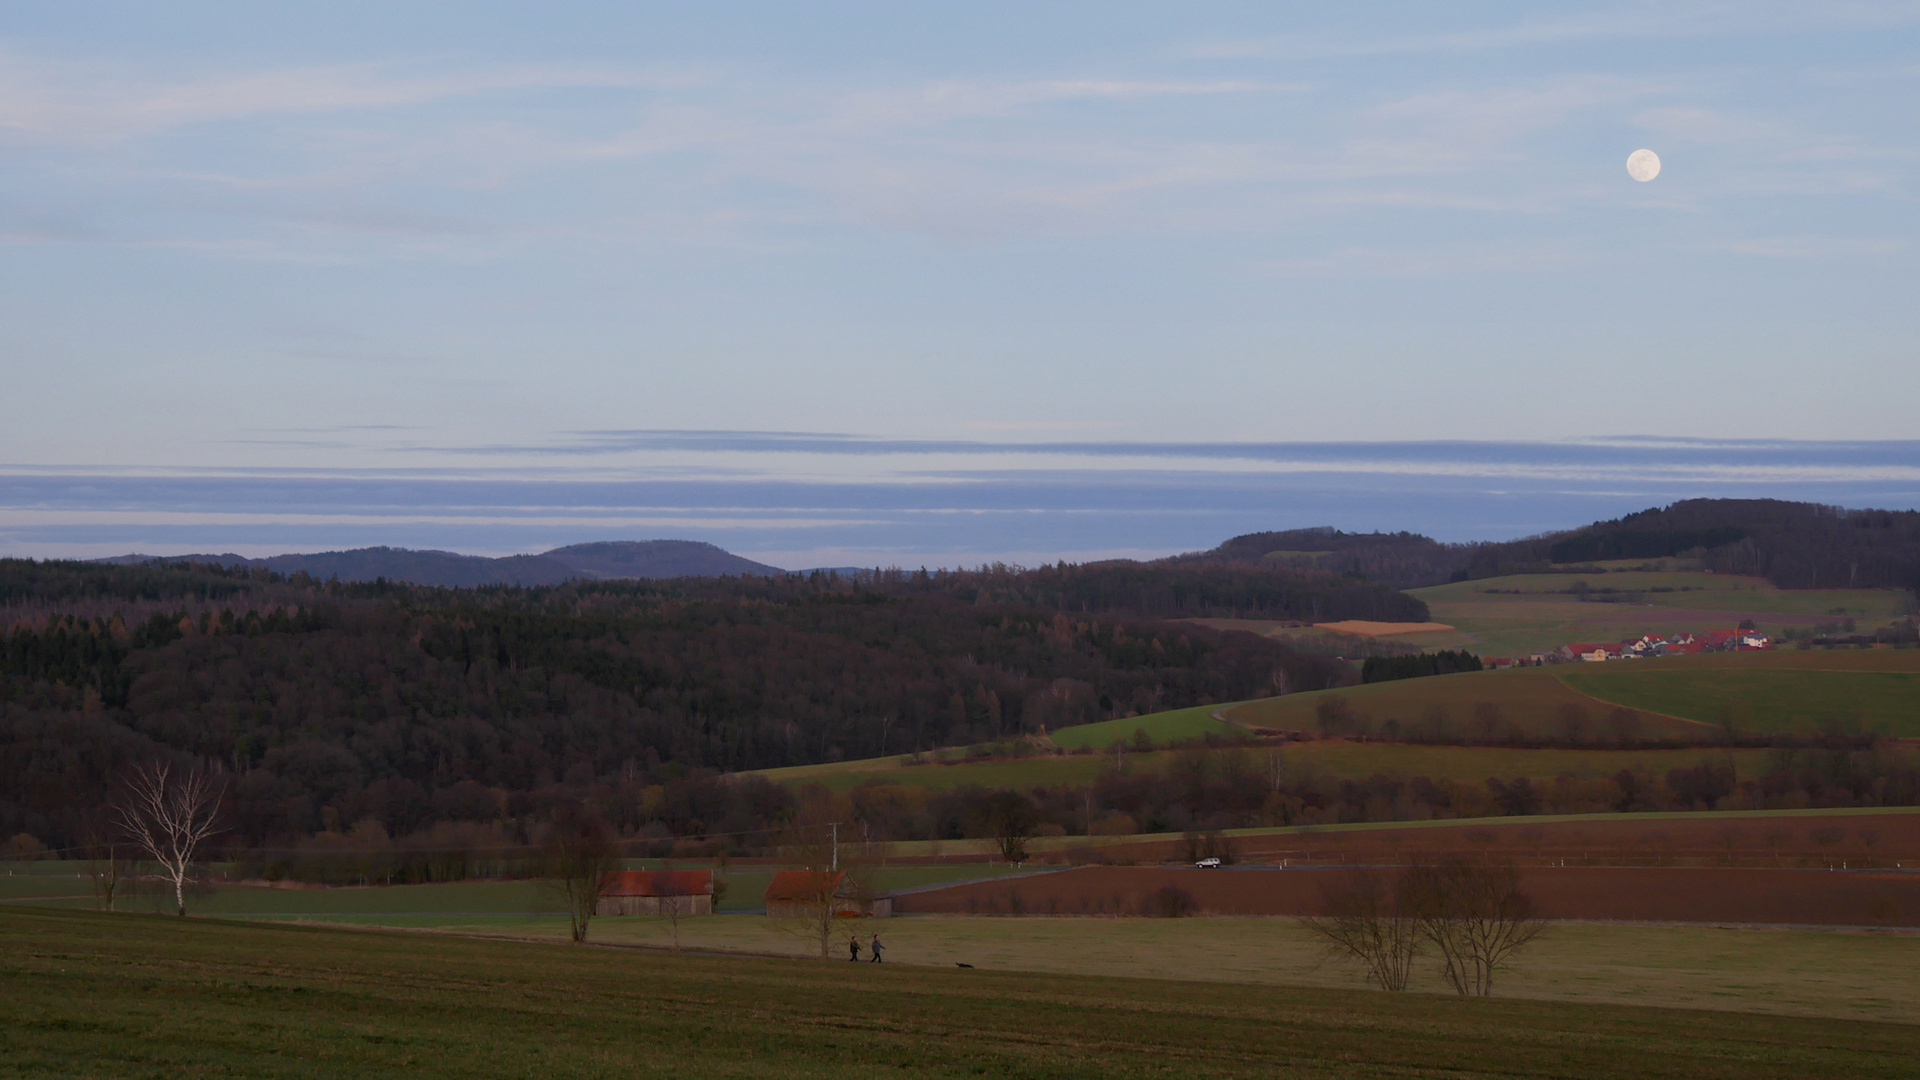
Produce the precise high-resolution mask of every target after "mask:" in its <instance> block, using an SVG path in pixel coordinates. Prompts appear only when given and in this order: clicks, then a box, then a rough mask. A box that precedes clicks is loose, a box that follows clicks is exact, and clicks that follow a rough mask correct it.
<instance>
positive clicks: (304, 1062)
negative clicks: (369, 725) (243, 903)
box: [0, 910, 1920, 1080]
mask: <svg viewBox="0 0 1920 1080" xmlns="http://www.w3.org/2000/svg"><path fill="white" fill-rule="evenodd" d="M1917 1043H1920V1028H1916V1027H1913V1026H1911V1025H1909V1024H1905V1023H1885V1022H1872V1021H1862V1020H1857V1019H1847V1020H1836V1019H1828V1018H1806V1017H1783V1016H1758V1015H1751V1014H1741V1013H1732V1012H1712V1011H1682V1010H1671V1009H1658V1008H1648V1007H1643V1006H1618V1005H1601V1004H1590V1003H1579V1004H1573V1003H1558V1002H1539V1001H1523V1000H1502V999H1495V1000H1491V1001H1462V1000H1457V999H1452V998H1447V997H1440V996H1435V995H1425V994H1407V995H1386V994H1379V993H1372V992H1365V991H1353V990H1345V991H1343V990H1337V989H1328V988H1313V989H1306V990H1302V989H1292V988H1281V987H1266V986H1246V985H1221V984H1208V983H1169V982H1162V981H1153V980H1136V979H1123V978H1101V979H1092V978H1086V977H1069V976H1061V975H1049V974H1030V973H1011V972H998V971H988V970H973V971H965V970H958V969H955V968H951V967H949V968H922V967H915V966H911V965H906V964H888V965H871V964H863V965H858V966H856V965H852V964H846V963H819V962H803V961H793V960H769V959H743V958H725V957H712V956H672V955H662V954H657V953H646V952H636V951H625V950H618V949H596V948H579V947H573V946H565V945H546V944H525V943H513V942H497V941H481V940H473V939H465V938H451V937H445V936H437V935H406V934H383V933H369V932H360V931H342V930H326V929H310V928H293V927H279V926H274V927H268V926H258V925H236V924H230V923H229V924H221V923H218V922H211V921H202V920H186V921H181V920H173V919H168V918H165V917H158V916H146V917H138V916H120V917H111V916H88V915H77V914H72V913H59V912H43V911H23V910H0V1076H6V1077H46V1076H76V1075H79V1076H89V1075H94V1076H116V1077H148V1076H151V1077H169V1078H171V1077H177V1076H182V1075H204V1074H207V1073H215V1072H217V1073H221V1074H226V1075H244V1076H255V1077H331V1076H351V1077H368V1076H396V1077H397V1076H407V1077H434V1076H464V1077H472V1076H513V1077H525V1076H567V1077H576V1076H577V1077H616V1076H617V1077H622V1078H624V1077H631V1076H634V1075H641V1074H649V1075H671V1076H682V1077H708V1076H779V1077H815V1076H819V1077H829V1076H831V1077H868V1076H889V1077H892V1076H901V1075H911V1076H1003V1077H1032V1078H1040V1077H1048V1078H1070V1077H1095V1076H1113V1075H1122V1074H1124V1075H1130V1076H1169V1077H1171V1076H1181V1077H1186V1076H1194V1077H1205V1076H1262V1077H1271V1076H1296V1077H1306V1076H1316V1077H1318V1076H1336V1075H1337V1076H1343V1077H1413V1076H1437V1075H1447V1076H1503V1077H1523V1076H1555V1077H1572V1076H1578V1077H1585V1078H1596V1080H1599V1078H1608V1077H1633V1078H1636V1080H1640V1078H1654V1077H1729V1078H1732V1077H1738V1078H1740V1080H1748V1078H1751V1077H1754V1076H1775V1075H1777V1076H1789V1075H1791V1076H1843V1075H1844V1076H1853V1077H1894V1076H1907V1075H1911V1068H1912V1057H1911V1055H1912V1051H1913V1048H1914V1047H1915V1045H1916V1044H1917Z"/></svg>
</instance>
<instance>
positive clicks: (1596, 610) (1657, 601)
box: [1197, 570, 1911, 656]
mask: <svg viewBox="0 0 1920 1080" xmlns="http://www.w3.org/2000/svg"><path fill="white" fill-rule="evenodd" d="M1576 583H1580V584H1581V585H1584V586H1585V587H1586V589H1587V590H1588V592H1587V596H1588V599H1586V600H1582V599H1581V598H1580V597H1579V596H1578V595H1575V594H1574V593H1572V592H1570V591H1569V590H1572V589H1573V588H1575V585H1576ZM1609 589H1610V590H1613V592H1611V593H1607V592H1604V591H1602V590H1609ZM1408 595H1410V596H1414V597H1417V598H1419V599H1420V600H1423V601H1425V602H1426V604H1427V608H1428V610H1429V612H1431V617H1432V619H1433V620H1434V621H1435V622H1439V623H1445V624H1447V625H1449V626H1451V627H1453V629H1452V630H1451V631H1447V632H1441V633H1417V634H1405V635H1401V636H1398V637H1388V638H1384V639H1381V640H1386V641H1394V642H1398V643H1400V644H1403V645H1409V646H1412V647H1414V648H1419V649H1467V650H1469V651H1471V652H1474V653H1478V654H1480V655H1483V656H1524V655H1526V654H1528V653H1530V652H1535V651H1538V650H1543V649H1554V648H1558V647H1559V646H1561V645H1564V644H1567V643H1569V642H1575V641H1620V640H1622V639H1625V638H1628V637H1638V636H1639V635H1640V634H1643V633H1648V632H1658V633H1674V632H1680V631H1685V632H1688V633H1696V634H1697V633H1700V632H1702V631H1706V630H1722V629H1727V628H1729V627H1732V626H1734V625H1735V624H1737V623H1738V622H1740V620H1742V619H1752V620H1753V621H1754V623H1755V625H1757V626H1758V627H1759V628H1760V629H1762V630H1765V631H1768V632H1770V633H1772V634H1775V635H1776V636H1777V635H1778V634H1779V633H1780V632H1781V631H1783V630H1785V629H1787V628H1788V627H1813V626H1822V625H1827V626H1838V625H1841V623H1842V621H1843V620H1845V619H1853V620H1854V621H1855V623H1856V624H1857V625H1858V626H1860V627H1862V628H1871V627H1875V626H1880V625H1883V624H1885V623H1887V622H1889V621H1891V620H1893V619H1897V618H1902V617H1904V616H1905V615H1906V614H1908V604H1909V603H1910V602H1911V601H1910V596H1911V594H1909V593H1906V592H1903V591H1901V590H1898V589H1780V588H1777V587H1775V586H1774V585H1773V584H1771V583H1770V582H1768V581H1766V580H1765V579H1762V578H1748V577H1738V576H1734V575H1728V574H1709V573H1702V572H1698V571H1686V570H1671V571H1638V570H1615V571H1613V572H1610V573H1604V574H1571V573H1570V574H1521V575H1513V576H1509V577H1496V578H1482V579H1480V580H1476V581H1461V582H1455V583H1454V584H1451V585H1434V586H1430V587H1428V588H1424V589H1411V590H1409V591H1408ZM1197 621H1202V622H1205V623H1206V624H1207V625H1209V626H1213V627H1215V628H1218V629H1242V630H1250V631H1253V632H1255V633H1259V634H1264V635H1267V636H1272V637H1277V638H1281V639H1283V640H1285V639H1289V638H1303V637H1304V638H1325V637H1326V636H1327V635H1326V632H1325V631H1324V630H1319V629H1315V628H1311V627H1296V628H1288V627H1284V626H1282V625H1281V624H1280V623H1278V622H1273V621H1261V620H1251V619H1205V620H1197Z"/></svg>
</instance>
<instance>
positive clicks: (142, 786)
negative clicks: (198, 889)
mask: <svg viewBox="0 0 1920 1080" xmlns="http://www.w3.org/2000/svg"><path fill="white" fill-rule="evenodd" d="M226 789H227V784H226V777H224V776H223V775H221V774H220V773H218V772H216V771H213V770H211V769H206V768H203V767H201V766H197V765H196V766H194V767H192V768H190V769H187V770H186V771H184V772H178V771H176V770H175V769H174V767H173V765H172V763H170V762H166V761H158V762H154V763H152V764H149V765H142V766H140V767H139V768H136V769H135V770H134V771H133V775H132V776H131V777H130V778H129V779H128V781H127V788H126V793H125V795H124V796H123V799H122V801H121V803H120V805H119V806H118V807H117V808H116V809H115V811H114V822H115V824H116V825H117V826H118V827H119V830H120V832H121V833H122V834H124V835H125V836H126V838H127V840H128V842H130V843H132V844H133V845H134V846H135V847H137V848H139V849H140V850H141V851H142V852H143V853H145V855H146V856H147V858H149V859H152V860H153V861H154V862H155V863H158V864H159V866H160V870H161V872H162V873H163V874H164V875H165V876H166V879H167V881H168V883H169V884H171V885H172V886H173V904H174V910H175V912H176V913H177V914H180V915H185V914H186V913H187V879H188V877H190V876H191V875H192V873H193V866H194V863H195V862H196V861H197V860H198V859H199V857H200V851H201V848H202V847H203V846H204V845H205V844H206V842H207V840H209V839H210V838H212V837H214V836H217V835H219V833H220V831H221V829H220V825H219V818H220V799H221V796H223V795H224V794H225V793H226Z"/></svg>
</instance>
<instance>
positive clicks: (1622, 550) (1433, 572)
mask: <svg viewBox="0 0 1920 1080" xmlns="http://www.w3.org/2000/svg"><path fill="white" fill-rule="evenodd" d="M1675 555H1684V556H1687V557H1689V558H1697V559H1699V560H1700V566H1701V568H1703V569H1708V570H1713V571H1715V572H1717V573H1724V574H1747V575H1751V576H1754V577H1763V578H1766V579H1767V580H1769V581H1771V582H1773V584H1775V585H1776V586H1778V587H1780V588H1783V589H1887V588H1892V589H1920V513H1916V512H1914V511H1911V510H1846V509H1842V508H1840V507H1834V506H1820V505H1817V504H1814V503H1797V502H1784V501H1782V500H1779V499H1688V500H1685V501H1683V502H1677V503H1674V504H1672V505H1671V506H1666V507H1653V508H1651V509H1647V510H1642V511H1640V512H1638V513H1634V514H1628V515H1626V516H1625V517H1621V518H1616V519H1614V520H1612V521H1597V522H1594V523H1593V524H1592V525H1586V526H1582V527H1580V528H1577V529H1568V530H1565V531H1561V532H1553V533H1547V534H1544V535H1542V536H1536V537H1529V538H1526V539H1523V540H1511V541H1506V542H1502V543H1482V544H1442V543H1440V542H1438V541H1436V540H1433V539H1431V538H1429V537H1425V536H1419V535H1416V534H1414V533H1405V532H1402V533H1346V532H1341V531H1339V530H1337V529H1295V530H1292V531H1289V532H1268V533H1249V534H1247V535H1245V536H1236V537H1234V538H1233V539H1231V540H1228V541H1227V542H1226V543H1224V544H1221V545H1220V546H1219V547H1217V548H1214V549H1212V550H1211V551H1204V552H1198V553H1195V554H1192V555H1183V556H1180V557H1179V558H1178V559H1176V560H1174V561H1175V562H1181V563H1200V564H1207V565H1216V566H1286V567H1293V568H1297V569H1316V570H1324V571H1329V572H1332V573H1337V574H1342V575H1346V576H1348V577H1351V578H1354V579H1356V580H1366V581H1376V582H1380V583H1383V584H1388V585H1392V586H1393V587H1395V588H1401V589H1412V588H1420V587H1423V586H1427V585H1439V584H1443V583H1445V582H1447V581H1449V580H1462V579H1466V578H1488V577H1500V576H1502V575H1505V574H1525V573H1538V572H1543V571H1547V570H1551V569H1552V568H1553V567H1555V566H1556V565H1558V566H1567V565H1569V564H1572V565H1584V564H1591V563H1598V562H1608V561H1613V560H1619V559H1644V560H1649V561H1651V560H1655V559H1662V558H1666V557H1669V556H1675Z"/></svg>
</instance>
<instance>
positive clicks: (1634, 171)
mask: <svg viewBox="0 0 1920 1080" xmlns="http://www.w3.org/2000/svg"><path fill="white" fill-rule="evenodd" d="M1627 175H1628V176H1631V177H1633V178H1634V179H1635V180H1638V181H1640V182H1641V183H1643V184H1644V183H1646V182H1647V181H1649V180H1651V179H1653V178H1654V177H1656V176H1659V175H1660V155H1659V154H1656V153H1654V152H1653V151H1651V150H1635V151H1634V152H1633V153H1631V154H1628V155H1627Z"/></svg>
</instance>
